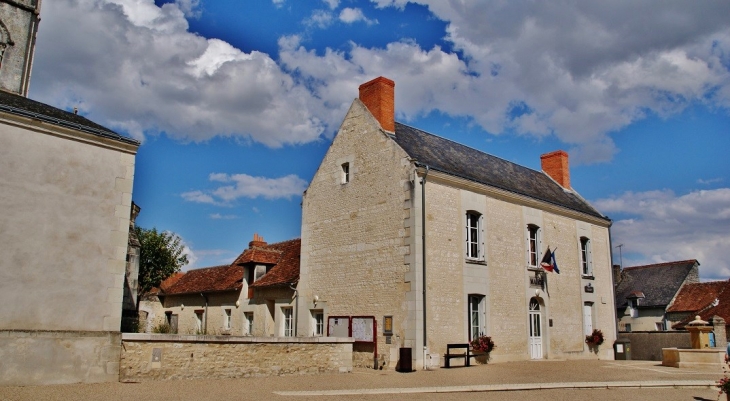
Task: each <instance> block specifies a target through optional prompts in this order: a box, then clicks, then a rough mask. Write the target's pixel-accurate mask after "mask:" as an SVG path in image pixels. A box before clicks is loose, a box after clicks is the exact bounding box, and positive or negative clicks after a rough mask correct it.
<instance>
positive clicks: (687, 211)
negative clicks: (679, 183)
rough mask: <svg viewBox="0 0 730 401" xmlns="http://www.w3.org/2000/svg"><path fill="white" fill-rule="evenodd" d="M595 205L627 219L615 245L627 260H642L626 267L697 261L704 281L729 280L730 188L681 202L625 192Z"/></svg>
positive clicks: (671, 196) (664, 194)
mask: <svg viewBox="0 0 730 401" xmlns="http://www.w3.org/2000/svg"><path fill="white" fill-rule="evenodd" d="M594 205H595V206H596V208H598V209H599V210H600V211H601V212H604V213H606V214H608V215H609V216H610V215H611V213H621V214H623V215H627V216H628V217H627V218H624V219H620V220H617V221H615V222H614V224H613V227H612V228H611V232H612V236H613V243H614V245H617V244H623V245H624V246H623V249H622V252H623V254H624V255H626V254H627V253H629V254H639V255H641V256H642V257H641V258H639V259H637V260H631V262H630V264H627V263H624V265H640V264H647V263H659V262H670V261H675V260H686V259H697V260H698V261H699V262H700V264H701V266H700V276H701V277H702V278H704V279H712V280H727V279H728V277H730V259H728V258H727V250H728V249H730V188H719V189H715V190H703V191H693V192H690V193H688V194H685V195H679V196H678V195H676V194H675V193H674V192H672V191H669V190H661V191H647V192H627V193H624V194H623V195H620V196H617V197H613V198H607V199H601V200H598V201H596V202H594Z"/></svg>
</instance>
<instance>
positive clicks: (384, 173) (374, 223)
mask: <svg viewBox="0 0 730 401" xmlns="http://www.w3.org/2000/svg"><path fill="white" fill-rule="evenodd" d="M404 157H405V152H403V151H402V150H401V149H400V148H399V147H398V146H397V145H396V144H395V143H394V142H393V141H392V140H391V139H390V138H388V137H387V135H386V134H385V133H384V132H383V131H381V130H380V128H379V125H378V123H377V121H375V120H374V119H373V117H372V116H371V115H370V113H369V112H368V111H367V110H366V109H365V107H364V105H363V104H362V103H361V102H360V101H359V100H356V101H355V102H354V103H353V105H352V107H351V109H350V111H349V112H348V114H347V116H346V118H345V120H344V122H343V123H342V126H341V127H340V130H339V132H338V134H337V136H336V137H335V139H334V142H333V144H332V146H331V147H330V149H329V150H328V152H327V154H326V155H325V157H324V159H323V160H322V163H321V164H320V166H319V169H318V170H317V173H316V174H315V176H314V178H313V179H312V182H311V183H310V186H309V188H308V189H307V192H306V193H305V196H304V198H303V206H302V207H303V211H302V257H301V275H300V281H299V285H298V292H299V296H300V301H299V305H300V311H299V316H300V320H299V326H300V327H299V330H298V331H299V332H300V333H308V332H311V327H310V326H311V319H302V318H301V317H302V316H307V315H309V314H310V310H311V309H313V308H316V309H325V310H327V311H328V312H327V314H328V315H330V316H337V315H341V316H351V315H372V316H375V318H376V320H377V322H378V325H381V324H382V321H383V316H385V315H390V316H393V318H394V322H395V324H394V327H395V328H396V329H397V331H396V332H395V333H394V336H393V338H392V339H393V340H394V341H393V344H386V343H385V338H384V337H383V336H382V330H381V328H380V327H379V329H378V353H379V355H380V356H381V357H382V362H381V363H388V361H389V358H390V355H391V352H390V351H389V349H391V348H394V347H397V346H400V345H401V344H402V341H403V339H405V336H406V333H405V330H406V327H404V325H403V323H404V322H405V320H406V318H407V311H408V306H407V305H406V304H405V288H406V287H408V288H410V286H409V285H408V284H406V283H405V282H404V277H405V273H406V272H407V270H408V265H406V264H405V262H404V257H405V256H406V255H408V254H409V253H410V252H412V251H413V250H412V249H411V247H410V244H409V241H410V239H409V232H410V231H409V230H407V229H406V228H405V226H404V219H405V218H406V217H407V215H408V207H409V206H408V205H409V202H410V184H409V173H410V163H408V162H407V161H404ZM343 163H349V169H350V182H349V183H346V184H343V183H342V167H341V166H342V164H343ZM315 295H316V296H317V297H318V302H317V305H316V306H315V305H314V302H313V299H314V296H315Z"/></svg>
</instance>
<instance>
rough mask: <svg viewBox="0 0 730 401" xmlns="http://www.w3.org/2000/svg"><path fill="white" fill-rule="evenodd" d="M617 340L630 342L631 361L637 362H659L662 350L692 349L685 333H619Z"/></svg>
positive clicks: (687, 333) (687, 334)
mask: <svg viewBox="0 0 730 401" xmlns="http://www.w3.org/2000/svg"><path fill="white" fill-rule="evenodd" d="M618 338H619V339H622V338H626V339H629V340H630V341H631V359H633V360H637V361H661V360H662V348H691V347H692V343H691V342H690V339H689V332H687V331H632V332H623V331H620V332H619V333H618Z"/></svg>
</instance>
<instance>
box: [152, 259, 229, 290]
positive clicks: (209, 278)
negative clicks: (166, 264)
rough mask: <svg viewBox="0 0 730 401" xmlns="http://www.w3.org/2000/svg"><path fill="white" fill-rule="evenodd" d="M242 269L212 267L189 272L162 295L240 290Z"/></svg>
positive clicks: (227, 266)
mask: <svg viewBox="0 0 730 401" xmlns="http://www.w3.org/2000/svg"><path fill="white" fill-rule="evenodd" d="M242 281H243V267H242V266H236V265H226V266H213V267H206V268H203V269H194V270H190V271H188V272H187V273H185V274H184V275H181V276H180V277H179V278H178V279H177V282H175V283H174V284H172V285H171V286H170V287H169V288H167V289H163V294H164V295H173V294H189V293H197V292H218V291H232V290H240V289H241V287H242V286H243V283H242Z"/></svg>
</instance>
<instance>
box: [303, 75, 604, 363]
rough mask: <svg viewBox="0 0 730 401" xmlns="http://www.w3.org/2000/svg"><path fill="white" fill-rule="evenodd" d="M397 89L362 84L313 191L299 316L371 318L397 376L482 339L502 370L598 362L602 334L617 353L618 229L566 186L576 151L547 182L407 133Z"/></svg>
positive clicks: (544, 175) (306, 206) (547, 163)
mask: <svg viewBox="0 0 730 401" xmlns="http://www.w3.org/2000/svg"><path fill="white" fill-rule="evenodd" d="M394 85H395V84H394V83H393V81H390V80H388V79H386V78H382V77H380V78H377V79H375V80H373V81H370V82H368V83H366V84H363V85H362V86H361V87H360V97H359V99H355V101H354V102H353V103H352V105H351V107H350V109H349V111H348V113H347V115H346V116H345V119H344V121H343V123H342V125H341V127H340V129H339V131H338V133H337V135H336V137H335V138H334V140H333V143H332V145H331V146H330V148H329V150H328V151H327V153H326V155H325V157H324V159H323V161H322V162H321V164H320V166H319V168H318V170H317V172H316V174H315V176H314V178H313V179H312V182H311V183H310V185H309V187H308V189H307V190H306V192H305V194H304V197H303V203H302V207H303V215H302V259H301V271H300V282H299V286H298V292H299V297H300V303H299V305H300V307H299V316H315V315H319V314H322V315H324V318H325V319H327V317H329V316H373V317H375V320H376V322H377V324H378V327H379V329H378V333H377V339H376V341H375V344H373V348H374V350H377V354H378V359H379V360H378V362H377V363H378V364H385V365H390V366H393V365H394V360H395V359H397V356H398V354H399V352H398V349H399V348H401V347H406V348H411V349H412V350H413V352H412V355H413V357H412V365H413V366H414V367H417V368H422V367H424V364H425V363H426V362H425V361H426V359H427V358H431V357H430V356H429V355H433V354H443V353H444V352H445V351H446V344H448V343H463V342H467V341H469V340H471V339H473V338H474V337H476V336H479V335H490V336H492V338H493V339H494V341H495V343H496V344H497V349H496V350H495V351H494V352H492V355H491V358H492V360H494V361H511V360H522V359H531V358H532V359H544V358H591V357H595V353H593V352H592V351H591V350H589V349H588V347H587V346H586V344H585V343H584V340H585V333H587V332H590V331H592V329H593V328H598V329H601V330H602V331H603V333H604V334H605V336H606V341H607V343H608V344H612V342H613V340H614V339H615V338H614V337H615V334H614V333H615V331H616V330H615V328H616V321H615V312H614V311H615V309H614V306H613V305H614V304H613V291H612V290H613V285H612V284H613V281H612V280H613V279H612V271H611V268H610V266H611V257H610V249H611V248H610V237H609V227H610V224H611V222H610V220H609V219H608V218H606V217H605V216H603V215H602V214H600V213H599V212H598V211H596V210H595V209H594V208H593V207H591V206H590V205H589V204H588V203H587V202H586V201H585V200H583V199H582V198H581V197H580V196H579V195H578V194H577V193H576V192H575V190H573V189H572V188H571V187H570V177H569V172H568V156H567V153H565V152H553V153H551V154H547V155H543V161H542V162H543V170H545V172H538V171H534V170H531V169H527V168H525V167H522V166H519V165H516V164H514V163H510V162H507V161H505V160H502V159H499V158H496V157H494V156H491V155H488V154H485V153H483V152H480V151H478V150H475V149H472V148H468V147H466V146H463V145H460V144H458V143H455V142H452V141H449V140H447V139H445V138H441V137H438V136H435V135H432V134H429V133H426V132H424V131H421V130H418V129H416V128H412V127H409V126H406V125H403V124H400V123H397V122H395V119H394ZM548 247H549V248H550V249H552V250H555V249H557V253H556V255H557V262H558V265H559V269H560V274H555V273H547V274H546V273H545V271H544V270H543V269H542V268H541V267H540V261H541V259H542V258H543V255H544V254H545V252H546V251H547V249H548ZM386 321H387V322H388V323H390V322H392V327H387V328H389V329H392V331H391V330H388V331H384V330H383V328H384V327H383V323H385V322H386ZM325 322H327V320H325ZM315 323H316V319H312V318H309V319H300V320H299V322H298V325H299V331H300V332H310V331H313V330H314V328H313V326H312V325H313V324H315ZM598 355H599V357H601V358H607V359H608V358H612V355H613V353H612V349H611V346H610V345H609V346H604V347H602V348H600V350H599V352H598Z"/></svg>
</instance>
